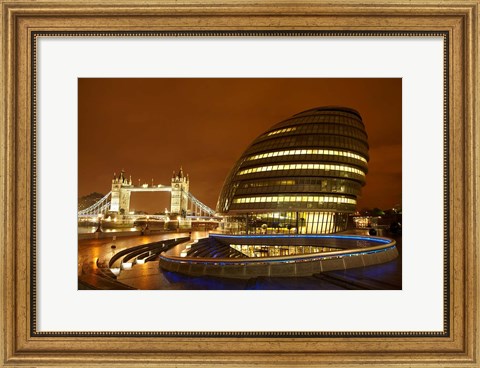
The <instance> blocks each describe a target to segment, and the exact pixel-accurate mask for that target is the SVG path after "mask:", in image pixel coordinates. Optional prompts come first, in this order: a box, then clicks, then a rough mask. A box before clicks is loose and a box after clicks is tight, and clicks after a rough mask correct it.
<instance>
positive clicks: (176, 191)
mask: <svg viewBox="0 0 480 368" xmlns="http://www.w3.org/2000/svg"><path fill="white" fill-rule="evenodd" d="M189 184H190V183H189V177H188V175H186V176H185V175H184V174H183V170H182V168H180V171H179V172H178V173H175V171H174V172H173V176H172V182H171V185H170V186H167V185H162V184H159V185H155V186H154V185H150V186H149V185H148V184H143V185H139V186H134V185H133V184H132V178H131V177H130V178H129V179H127V178H126V177H125V172H124V171H123V170H122V172H121V173H120V175H119V176H118V177H117V175H116V174H114V176H113V179H112V190H111V191H110V192H108V193H107V194H106V195H105V196H104V197H103V198H101V199H100V200H98V201H97V202H96V203H94V204H93V205H91V206H90V207H88V208H85V209H83V210H81V211H79V212H78V216H79V217H83V216H84V217H94V216H98V215H106V214H118V215H129V214H130V212H129V211H130V195H131V193H132V192H169V193H170V213H171V214H178V215H181V216H183V217H196V218H211V217H214V216H215V210H213V209H211V208H210V207H208V206H207V205H205V204H203V203H202V202H200V201H199V200H198V199H197V198H195V196H194V195H193V194H192V193H190V192H189ZM149 217H150V218H151V219H154V218H158V219H159V220H161V219H164V218H165V217H166V216H156V215H154V216H149Z"/></svg>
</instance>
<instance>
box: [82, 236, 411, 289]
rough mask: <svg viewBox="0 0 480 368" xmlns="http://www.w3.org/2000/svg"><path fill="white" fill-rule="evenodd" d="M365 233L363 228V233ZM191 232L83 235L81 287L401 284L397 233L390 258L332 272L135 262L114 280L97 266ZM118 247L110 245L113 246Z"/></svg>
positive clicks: (359, 286)
mask: <svg viewBox="0 0 480 368" xmlns="http://www.w3.org/2000/svg"><path fill="white" fill-rule="evenodd" d="M360 234H363V233H360ZM188 235H189V233H168V234H158V235H148V236H135V237H129V238H120V239H117V240H115V241H114V242H112V239H111V238H110V239H99V240H80V242H79V246H78V252H79V253H78V254H79V258H78V260H79V289H107V290H110V289H142V290H206V289H211V290H222V289H224V290H244V289H258V290H269V289H270V290H289V289H303V290H347V289H351V290H374V289H380V290H382V289H383V290H399V289H401V288H402V274H401V270H402V256H401V253H402V238H401V236H400V237H394V239H395V240H396V242H397V248H398V250H399V253H400V256H399V257H398V258H397V259H395V260H393V261H390V262H388V263H385V264H380V265H375V266H369V267H363V268H354V269H348V270H340V271H330V272H324V273H321V274H316V275H313V276H309V277H297V278H295V277H286V278H283V277H276V278H272V277H271V278H267V277H258V278H255V279H250V280H241V279H220V278H214V277H190V276H186V275H181V274H177V273H173V272H167V271H163V270H161V269H160V268H159V266H158V261H152V262H147V263H145V264H137V265H134V266H133V267H132V269H130V270H123V271H122V272H121V273H120V274H119V275H118V277H117V279H116V280H114V279H109V278H108V277H107V278H105V277H98V273H99V269H98V267H97V265H96V261H97V259H98V263H99V265H102V264H106V263H108V260H109V259H110V258H111V257H112V256H113V254H115V253H116V252H118V251H120V250H122V249H126V248H130V247H133V246H138V245H140V244H148V243H152V242H155V241H159V240H166V239H172V238H175V237H184V236H188ZM191 235H192V239H199V238H203V237H206V236H208V234H207V233H206V232H192V234H191ZM112 244H115V245H116V249H114V250H112V249H111V245H112ZM184 248H185V244H180V245H177V246H175V247H174V248H172V249H171V250H170V251H169V252H170V253H171V254H177V255H179V254H180V252H181V251H182V250H183V249H184Z"/></svg>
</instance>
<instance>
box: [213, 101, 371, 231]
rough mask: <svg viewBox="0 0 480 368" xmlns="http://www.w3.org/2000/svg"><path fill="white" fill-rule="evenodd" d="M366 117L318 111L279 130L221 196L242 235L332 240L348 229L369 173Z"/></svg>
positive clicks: (255, 149) (245, 158)
mask: <svg viewBox="0 0 480 368" xmlns="http://www.w3.org/2000/svg"><path fill="white" fill-rule="evenodd" d="M368 160H369V157H368V141H367V133H366V131H365V126H364V124H363V121H362V118H361V116H360V114H359V113H358V112H357V111H355V110H353V109H350V108H346V107H318V108H314V109H310V110H307V111H303V112H301V113H299V114H296V115H294V116H292V117H290V118H288V119H286V120H284V121H281V122H280V123H278V124H276V125H274V126H273V127H272V128H270V129H269V130H267V131H266V132H265V133H263V134H262V135H260V136H259V137H258V138H257V139H255V140H254V141H253V142H252V144H251V145H250V146H249V147H248V148H247V149H246V151H245V152H244V153H243V155H242V156H241V157H240V159H239V160H238V161H237V163H236V164H235V166H234V167H233V169H232V170H231V172H230V174H229V176H228V177H227V179H226V181H225V184H224V186H223V189H222V192H221V194H220V197H219V200H218V204H217V211H218V212H219V213H222V214H223V215H224V219H225V220H224V223H223V228H224V230H225V231H226V232H229V233H236V234H251V233H253V234H265V233H289V234H326V233H333V232H339V231H342V230H345V229H346V226H347V216H348V213H352V212H354V211H355V208H356V200H357V197H358V195H359V193H360V189H361V187H362V186H363V185H365V176H366V174H367V171H368V166H367V165H368Z"/></svg>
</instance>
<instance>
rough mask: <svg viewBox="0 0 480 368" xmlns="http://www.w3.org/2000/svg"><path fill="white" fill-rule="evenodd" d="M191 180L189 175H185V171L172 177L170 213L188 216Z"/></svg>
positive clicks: (181, 170)
mask: <svg viewBox="0 0 480 368" xmlns="http://www.w3.org/2000/svg"><path fill="white" fill-rule="evenodd" d="M189 185H190V180H189V178H188V174H187V175H186V176H185V175H184V174H183V169H182V168H181V167H180V171H179V172H178V174H177V173H175V171H174V172H173V175H172V195H171V203H170V212H171V213H175V214H180V215H182V216H186V214H187V210H188V190H189Z"/></svg>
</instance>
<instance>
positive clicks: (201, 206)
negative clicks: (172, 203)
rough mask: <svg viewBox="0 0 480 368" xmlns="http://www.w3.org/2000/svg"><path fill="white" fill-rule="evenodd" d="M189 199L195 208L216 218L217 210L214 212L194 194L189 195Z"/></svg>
mask: <svg viewBox="0 0 480 368" xmlns="http://www.w3.org/2000/svg"><path fill="white" fill-rule="evenodd" d="M188 199H189V200H190V202H191V204H192V205H193V206H196V207H198V208H199V209H200V211H201V212H203V213H205V214H206V215H208V216H215V210H212V209H211V208H210V207H208V206H207V205H205V204H203V203H202V202H200V201H199V200H198V199H197V198H195V197H194V196H193V194H192V193H190V192H189V193H188Z"/></svg>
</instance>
